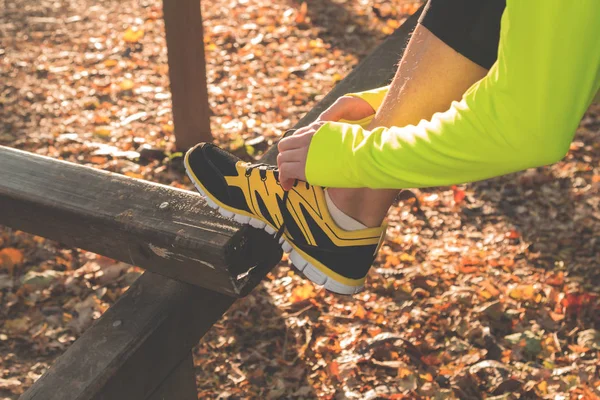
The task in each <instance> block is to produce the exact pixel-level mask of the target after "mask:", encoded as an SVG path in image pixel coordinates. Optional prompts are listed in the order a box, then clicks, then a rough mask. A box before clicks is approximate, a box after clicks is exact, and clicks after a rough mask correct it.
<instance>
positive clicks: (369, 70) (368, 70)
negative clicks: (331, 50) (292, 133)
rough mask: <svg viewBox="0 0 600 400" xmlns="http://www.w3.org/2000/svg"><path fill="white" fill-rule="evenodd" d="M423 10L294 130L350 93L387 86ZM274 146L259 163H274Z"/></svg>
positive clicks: (324, 99)
mask: <svg viewBox="0 0 600 400" xmlns="http://www.w3.org/2000/svg"><path fill="white" fill-rule="evenodd" d="M422 10H423V8H422V7H421V8H420V9H419V10H418V11H417V12H416V13H414V14H413V15H411V16H410V18H408V19H407V20H406V22H404V24H402V26H400V27H399V28H398V29H397V30H396V31H395V32H394V33H393V34H391V35H390V36H389V37H388V38H387V39H386V40H385V41H384V42H383V43H382V44H380V45H379V46H378V47H377V48H376V49H375V50H374V51H373V52H372V53H371V54H369V55H368V56H367V57H366V58H365V59H364V60H363V61H361V62H360V63H359V64H358V65H357V66H356V67H355V68H354V69H353V70H352V72H350V73H349V74H348V76H346V77H345V78H344V79H343V80H342V81H341V82H340V83H338V84H337V85H336V86H335V87H334V88H333V89H332V90H331V91H330V92H329V93H327V95H326V96H325V97H324V98H323V100H321V101H320V102H319V103H318V104H317V105H316V106H315V107H314V108H313V109H311V110H310V111H309V112H308V113H306V115H305V116H304V117H302V119H301V120H300V121H298V123H297V124H296V125H295V126H294V128H295V129H298V128H301V127H303V126H306V125H308V124H310V123H311V122H313V121H314V120H315V119H317V117H318V116H319V115H320V114H321V113H322V112H323V111H325V110H326V109H327V107H329V106H330V105H332V104H333V103H334V102H335V101H336V100H337V99H338V98H339V97H341V96H343V95H345V94H347V93H352V92H360V91H363V90H369V89H373V88H377V87H381V86H385V85H387V84H389V83H390V82H391V80H392V78H393V77H394V74H395V73H396V67H397V65H398V61H399V60H400V58H401V57H402V54H403V53H404V50H405V49H406V45H407V43H408V39H409V38H410V34H411V33H412V31H413V30H414V29H415V27H416V26H417V23H418V20H419V16H420V15H421V12H422ZM277 154H279V152H278V151H277V146H273V147H271V148H270V149H269V151H267V152H266V153H265V155H264V157H263V158H262V159H261V161H262V162H265V163H269V164H275V163H277Z"/></svg>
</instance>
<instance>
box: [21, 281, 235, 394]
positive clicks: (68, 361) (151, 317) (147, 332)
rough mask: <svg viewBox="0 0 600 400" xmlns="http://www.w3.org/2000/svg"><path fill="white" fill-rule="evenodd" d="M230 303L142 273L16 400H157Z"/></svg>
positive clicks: (226, 299)
mask: <svg viewBox="0 0 600 400" xmlns="http://www.w3.org/2000/svg"><path fill="white" fill-rule="evenodd" d="M234 301H235V299H234V298H232V297H229V296H226V295H223V294H219V293H215V292H213V291H210V290H208V289H203V288H198V287H195V286H191V285H188V284H185V283H181V282H177V281H174V280H171V279H167V278H164V277H162V276H159V275H156V274H152V273H150V272H146V273H144V274H143V275H142V276H141V277H140V278H139V279H138V280H137V281H136V282H134V284H133V285H132V286H131V288H130V289H129V290H128V291H127V292H126V293H125V294H124V295H123V296H122V297H121V298H120V299H119V300H118V301H117V303H115V304H114V305H113V306H112V307H110V308H109V309H108V310H107V311H106V312H105V313H104V315H102V317H101V318H100V319H99V320H98V321H96V323H95V324H94V325H93V326H92V327H90V328H89V329H88V330H87V331H86V332H85V333H84V334H83V336H81V337H80V338H79V339H78V340H77V341H76V342H75V343H73V344H72V345H71V346H70V347H69V348H68V349H67V351H66V352H65V353H64V354H63V355H62V356H60V357H59V358H58V359H57V360H56V362H55V363H54V364H53V365H52V367H51V368H50V370H49V371H48V372H46V373H45V374H44V375H43V376H42V377H41V378H40V379H39V380H38V381H37V382H35V383H34V384H33V386H32V387H31V388H30V389H29V390H28V391H27V392H26V393H25V394H23V396H22V397H21V400H92V399H93V400H147V399H148V398H149V397H150V398H151V399H154V398H152V397H151V396H152V395H153V394H154V393H156V392H157V391H159V392H160V390H161V386H162V385H163V383H165V379H169V377H170V376H171V374H172V373H173V372H174V371H175V370H176V369H177V368H179V366H181V365H182V363H184V364H185V363H188V362H189V357H190V349H191V348H192V347H193V346H195V345H196V343H198V340H199V339H200V338H201V337H202V336H203V335H204V334H205V333H206V332H207V331H208V330H209V329H210V327H211V326H212V325H213V324H214V323H215V322H216V321H217V320H219V319H220V318H221V316H222V315H223V314H224V313H225V311H226V310H227V309H228V308H229V307H230V305H231V304H232V303H233V302H234ZM184 366H185V365H184ZM186 374H189V370H188V371H187V372H186ZM173 379H175V377H173ZM178 379H179V382H180V383H181V384H182V385H183V384H184V383H183V382H182V381H181V379H187V378H185V376H182V377H179V378H178ZM171 383H173V382H171ZM185 385H188V386H190V382H187V383H185ZM182 389H185V390H186V392H185V393H187V392H189V390H190V389H189V387H188V388H187V389H186V388H182ZM159 398H160V397H159ZM164 399H186V398H185V397H164Z"/></svg>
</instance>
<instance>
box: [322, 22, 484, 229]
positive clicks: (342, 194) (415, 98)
mask: <svg viewBox="0 0 600 400" xmlns="http://www.w3.org/2000/svg"><path fill="white" fill-rule="evenodd" d="M486 73H487V70H486V69H485V68H483V67H481V66H480V65H478V64H476V63H475V62H473V61H471V60H469V59H468V58H466V57H464V56H463V55H461V54H460V53H458V52H456V51H455V50H454V49H452V48H451V47H450V46H448V45H447V44H446V43H444V42H443V41H441V40H440V39H439V38H438V37H436V36H435V35H433V34H432V33H431V32H430V31H429V30H428V29H427V28H425V27H424V26H423V25H418V26H417V28H416V29H415V32H414V33H413V36H412V38H411V39H410V42H409V44H408V47H407V49H406V52H405V54H404V56H403V57H402V60H401V62H400V65H399V67H398V71H397V72H396V76H395V77H394V80H393V81H392V84H391V86H390V90H389V92H388V94H387V96H386V98H385V100H384V102H383V104H382V105H381V108H380V109H379V110H378V112H377V114H376V116H375V118H374V119H373V122H372V123H371V126H370V127H371V128H374V127H378V126H405V125H411V124H413V125H414V124H417V123H418V122H419V121H420V120H421V119H429V118H430V117H431V116H432V115H433V114H434V113H436V112H441V111H445V110H447V109H448V107H449V106H450V103H451V102H452V101H454V100H460V98H461V97H462V95H463V93H464V92H465V91H466V90H467V89H468V88H469V87H470V86H471V85H472V84H473V83H475V82H477V81H478V80H479V79H481V78H483V77H484V76H485V74H486ZM328 191H329V195H330V196H331V199H332V200H333V202H334V203H335V204H336V206H337V207H338V208H339V209H340V210H342V211H343V212H344V213H345V214H347V215H349V216H351V217H352V218H354V219H356V220H357V221H359V222H361V223H363V224H364V225H366V226H368V227H375V226H379V225H381V221H382V220H383V218H384V217H385V215H386V214H387V211H388V208H389V206H390V205H391V204H392V202H393V201H394V198H395V197H396V195H397V193H398V191H397V190H387V189H380V190H374V189H368V188H359V189H334V188H331V189H328ZM364 204H369V207H364Z"/></svg>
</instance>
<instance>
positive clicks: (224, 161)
mask: <svg viewBox="0 0 600 400" xmlns="http://www.w3.org/2000/svg"><path fill="white" fill-rule="evenodd" d="M238 161H239V158H237V157H235V156H234V155H232V154H230V153H228V152H226V151H225V150H222V149H220V148H218V147H217V146H215V145H213V144H212V143H200V144H198V145H197V146H196V147H194V148H192V149H190V150H189V151H188V153H187V162H186V168H187V170H188V172H191V174H192V175H193V176H192V178H194V177H195V178H196V179H197V180H198V181H199V182H200V183H201V184H202V186H204V188H205V189H206V190H208V191H209V192H210V194H212V195H213V196H215V197H217V198H218V199H219V200H221V201H224V202H227V200H228V197H229V196H228V192H227V182H226V181H225V178H224V177H225V176H235V175H237V170H236V166H235V165H236V163H237V162H238Z"/></svg>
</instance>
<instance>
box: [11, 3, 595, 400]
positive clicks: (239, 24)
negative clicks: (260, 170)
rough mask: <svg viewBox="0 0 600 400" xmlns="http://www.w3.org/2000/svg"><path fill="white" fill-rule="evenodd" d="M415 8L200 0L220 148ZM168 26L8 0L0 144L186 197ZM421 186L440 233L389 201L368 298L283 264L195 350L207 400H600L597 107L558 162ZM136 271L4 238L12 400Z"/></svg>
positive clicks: (313, 92)
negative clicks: (340, 291)
mask: <svg viewBox="0 0 600 400" xmlns="http://www.w3.org/2000/svg"><path fill="white" fill-rule="evenodd" d="M418 6H419V2H414V1H407V0H394V1H391V2H389V1H383V0H336V1H333V0H321V1H318V0H311V1H307V2H306V3H302V2H300V1H295V0H273V1H270V2H267V1H264V0H226V1H213V2H209V1H204V2H203V17H204V25H205V44H206V54H207V70H208V72H207V75H208V82H209V96H210V99H209V101H210V106H211V110H212V114H213V116H212V119H211V125H212V129H213V133H214V137H215V141H216V142H217V143H218V144H219V145H222V146H224V147H226V148H227V149H229V150H231V151H234V152H236V154H240V155H243V156H244V157H246V158H248V159H251V158H257V157H259V156H260V155H261V154H262V152H264V150H265V149H266V148H267V147H268V146H269V145H270V144H272V143H274V142H275V141H276V140H277V139H278V137H279V136H280V135H281V134H282V132H283V131H285V130H286V129H288V128H290V127H292V126H293V125H294V123H295V122H297V121H298V120H299V119H300V117H301V116H302V115H303V114H304V113H306V112H307V111H308V110H309V109H310V108H311V107H313V106H314V105H315V104H316V102H318V101H319V100H320V99H321V98H322V97H323V96H324V95H325V94H326V93H327V92H328V91H329V90H330V89H331V88H332V87H333V86H334V85H335V83H336V82H338V81H339V80H341V79H342V78H343V77H344V76H345V75H346V74H347V73H348V72H349V71H350V70H351V69H352V67H353V66H354V65H356V63H357V62H358V60H360V59H361V58H362V57H364V56H365V55H366V54H368V53H369V51H370V50H372V49H373V48H374V46H376V44H377V43H379V42H380V41H381V40H382V39H383V38H384V37H385V36H386V35H388V34H390V33H391V32H392V31H393V30H394V29H395V28H396V27H397V26H399V24H400V23H402V22H403V21H404V19H405V18H406V17H407V16H408V15H409V14H410V13H412V12H414V11H415V10H416V8H417V7H418ZM161 17H162V11H161V2H160V1H157V0H137V1H134V0H121V1H116V0H100V1H94V2H92V1H88V0H52V1H49V0H41V1H37V2H33V1H27V0H13V1H8V0H0V145H6V146H11V147H15V148H19V149H23V150H27V151H31V152H34V153H38V154H43V155H48V156H51V157H55V158H61V159H65V160H68V161H72V162H76V163H81V164H86V165H91V166H93V167H96V168H100V169H105V170H109V171H113V172H118V173H123V174H126V175H129V176H132V177H136V178H140V179H148V180H152V181H156V182H161V183H164V184H168V185H172V186H176V187H181V188H188V189H191V184H190V182H189V180H187V178H185V177H184V176H183V174H182V173H181V170H180V169H179V168H177V167H176V166H175V165H174V164H173V162H172V161H171V160H172V159H174V158H176V156H177V154H176V151H175V146H174V137H173V125H172V122H171V108H170V107H171V106H170V93H169V86H168V76H167V63H166V48H165V41H164V27H163V22H162V19H161ZM190 40H194V38H190ZM2 173H6V171H0V174H2ZM0 179H1V178H0ZM415 193H416V195H417V197H418V199H419V200H420V202H421V206H422V209H423V211H424V213H425V215H426V217H427V220H428V223H427V222H425V220H424V219H423V218H421V217H419V216H418V215H416V213H415V212H414V208H413V204H412V203H411V202H410V201H409V202H406V203H400V204H397V205H395V206H394V207H393V208H392V210H391V212H390V216H389V221H390V224H389V228H388V232H387V238H386V241H385V243H384V244H383V247H382V250H381V252H380V254H379V256H378V258H377V261H376V264H375V265H374V267H373V269H372V271H371V273H370V274H369V277H368V280H367V286H366V290H365V291H364V292H362V293H360V294H358V295H355V296H353V297H341V296H336V295H333V294H331V293H327V292H325V291H323V290H322V289H320V288H318V287H315V286H313V285H312V284H311V283H310V282H307V281H306V280H305V279H303V278H302V277H300V276H299V275H298V274H296V273H295V271H294V269H293V268H290V266H289V264H288V261H287V259H285V258H284V260H283V261H282V262H281V263H280V265H279V266H278V267H277V268H275V269H274V270H273V271H272V272H271V273H270V274H269V275H268V276H267V279H266V280H265V281H264V282H263V283H262V284H260V285H259V287H257V288H256V290H254V292H253V293H251V294H250V295H249V296H248V297H247V298H245V299H243V300H241V301H238V302H237V303H236V304H235V305H234V306H233V307H232V308H231V309H230V310H229V312H228V313H227V314H226V315H225V316H224V317H223V319H222V320H221V321H219V322H218V323H217V324H216V325H215V326H214V327H213V329H212V330H211V331H210V332H209V333H208V334H207V335H206V337H205V338H204V339H203V340H202V342H201V343H200V344H199V345H198V346H197V347H196V348H195V350H194V356H195V361H194V362H195V368H196V374H197V383H198V390H199V395H198V398H202V399H204V398H219V399H238V398H259V399H279V398H285V399H292V398H297V399H311V398H324V399H375V398H382V399H385V398H390V399H392V398H393V399H400V398H435V399H444V398H472V399H477V398H488V399H491V398H495V399H511V398H548V399H550V398H551V399H566V398H581V399H598V398H599V397H598V396H599V395H600V367H599V366H598V365H599V355H600V298H599V294H600V107H598V106H596V107H595V108H594V106H592V108H590V110H588V113H587V114H586V116H585V117H584V118H583V120H582V122H581V125H580V127H579V129H578V130H577V134H576V137H575V139H574V141H573V143H572V145H571V149H570V152H569V154H568V155H567V157H566V158H565V159H564V160H563V161H561V162H559V163H557V164H554V165H552V166H550V167H545V168H538V169H533V170H528V171H524V172H521V173H517V174H512V175H508V176H505V177H501V178H497V179H492V180H488V181H485V182H479V183H476V184H470V185H463V186H459V187H451V188H450V187H442V188H433V189H426V190H420V191H415ZM141 272H142V270H141V269H140V268H138V267H135V266H130V265H127V264H124V263H119V262H116V261H114V260H111V259H108V258H105V257H100V256H96V255H94V254H92V253H89V252H86V251H82V250H77V249H72V248H66V247H63V246H61V245H59V244H58V243H55V242H52V241H48V240H45V239H43V238H40V237H36V236H32V235H29V234H26V233H23V232H19V231H14V230H11V229H10V228H6V227H0V399H3V400H6V399H16V398H17V397H18V396H19V395H20V394H21V393H22V392H23V391H24V390H26V389H27V388H28V387H30V386H31V385H32V383H33V382H34V381H35V380H36V379H37V378H39V376H40V375H41V374H43V373H44V371H46V370H47V369H48V368H49V366H50V365H51V364H52V362H53V361H54V360H55V359H56V357H58V356H59V355H60V354H62V352H64V350H65V349H66V348H67V347H68V346H69V345H70V344H71V343H72V342H73V341H74V340H76V339H77V337H78V336H79V335H81V333H82V332H83V331H84V330H85V329H86V328H87V327H89V326H90V324H91V323H92V322H93V320H94V319H97V318H98V317H99V316H100V315H101V314H102V313H103V312H104V311H105V310H106V309H107V308H108V307H109V306H110V305H111V304H113V303H114V302H115V300H116V299H117V298H118V297H119V296H120V295H121V294H122V293H123V292H124V291H125V290H127V288H128V287H129V285H131V283H132V282H133V281H134V280H135V279H136V278H137V277H138V276H139V275H140V274H141Z"/></svg>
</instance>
